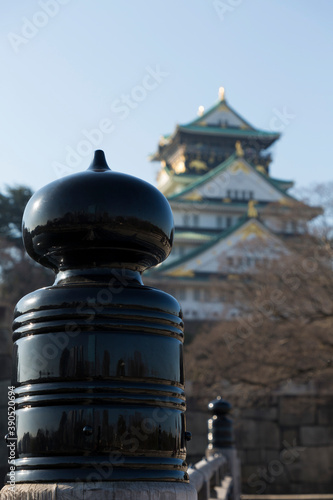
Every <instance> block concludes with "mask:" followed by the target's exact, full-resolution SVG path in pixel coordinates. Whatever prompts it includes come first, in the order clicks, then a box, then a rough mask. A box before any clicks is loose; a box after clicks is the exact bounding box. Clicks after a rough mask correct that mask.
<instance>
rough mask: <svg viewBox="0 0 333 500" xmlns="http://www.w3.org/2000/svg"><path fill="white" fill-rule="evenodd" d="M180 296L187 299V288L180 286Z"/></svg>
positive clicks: (181, 298)
mask: <svg viewBox="0 0 333 500" xmlns="http://www.w3.org/2000/svg"><path fill="white" fill-rule="evenodd" d="M178 298H179V300H185V299H186V289H185V288H180V289H179V292H178Z"/></svg>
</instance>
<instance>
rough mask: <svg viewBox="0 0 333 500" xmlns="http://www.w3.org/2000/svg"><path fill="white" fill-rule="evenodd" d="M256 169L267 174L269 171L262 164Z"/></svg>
mask: <svg viewBox="0 0 333 500" xmlns="http://www.w3.org/2000/svg"><path fill="white" fill-rule="evenodd" d="M256 170H258V172H260V173H261V174H264V175H267V171H266V169H265V167H263V166H262V165H257V166H256Z"/></svg>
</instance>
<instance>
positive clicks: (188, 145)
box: [146, 88, 321, 320]
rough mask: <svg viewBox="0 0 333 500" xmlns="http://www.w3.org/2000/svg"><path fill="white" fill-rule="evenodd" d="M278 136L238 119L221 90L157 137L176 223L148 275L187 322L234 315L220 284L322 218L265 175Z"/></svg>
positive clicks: (287, 184)
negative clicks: (162, 257)
mask: <svg viewBox="0 0 333 500" xmlns="http://www.w3.org/2000/svg"><path fill="white" fill-rule="evenodd" d="M279 137H280V134H279V133H276V132H273V131H266V130H260V129H257V128H255V127H254V126H253V125H251V124H250V123H249V122H248V121H247V120H245V119H244V118H243V117H242V116H241V115H240V114H238V112H236V111H235V110H234V109H233V108H232V107H231V106H230V104H229V103H228V101H227V100H226V98H225V94H224V89H223V88H220V91H219V100H218V102H217V103H216V104H215V105H214V106H212V107H211V108H210V109H208V110H207V111H205V110H204V109H203V107H202V106H200V107H199V112H198V116H197V117H196V118H195V119H194V120H193V121H191V122H189V123H187V124H185V125H177V127H176V129H175V130H174V132H173V133H172V134H170V135H164V136H162V137H161V139H160V142H159V145H158V150H157V152H156V153H155V154H153V155H152V156H151V160H152V161H159V162H160V165H161V168H160V171H159V174H158V188H159V189H160V190H161V191H162V193H163V194H164V195H165V196H166V198H167V199H168V201H169V203H170V205H171V208H172V211H173V215H174V221H175V237H174V246H173V250H172V252H171V254H170V256H169V257H168V259H167V260H166V261H165V263H163V264H161V265H160V266H158V267H157V268H155V269H154V270H152V271H150V272H149V274H148V275H147V279H146V282H149V284H152V285H154V284H157V283H158V286H161V287H162V286H163V287H164V288H165V289H166V290H167V291H170V292H171V293H172V294H174V295H175V296H176V297H177V299H178V300H179V301H180V303H181V305H182V309H183V314H184V318H185V319H191V320H204V319H210V320H214V319H216V320H217V319H221V318H222V317H228V316H232V315H233V311H232V305H231V304H226V302H225V300H224V298H223V294H222V296H221V291H220V290H221V289H220V288H219V286H217V285H218V283H221V281H225V280H233V279H242V275H243V276H244V275H245V274H247V275H248V273H253V272H256V269H257V268H258V265H260V264H265V263H267V262H268V261H269V260H270V259H277V258H279V257H280V256H281V255H282V254H285V253H288V239H290V237H295V236H299V235H302V234H303V233H304V232H305V231H306V227H307V223H308V221H309V220H311V219H313V218H314V217H316V216H317V215H318V214H320V213H321V209H320V208H318V207H310V206H307V205H305V204H304V203H302V202H300V201H298V200H297V199H295V198H294V197H293V196H292V195H291V194H289V193H288V191H289V190H290V188H292V186H293V182H292V181H290V180H284V179H277V178H275V177H272V176H271V175H270V164H271V155H270V152H269V148H270V146H272V144H274V143H275V141H277V140H278V139H279Z"/></svg>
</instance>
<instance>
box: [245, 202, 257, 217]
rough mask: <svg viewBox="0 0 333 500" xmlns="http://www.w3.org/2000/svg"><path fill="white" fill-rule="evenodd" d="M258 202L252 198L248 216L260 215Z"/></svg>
mask: <svg viewBox="0 0 333 500" xmlns="http://www.w3.org/2000/svg"><path fill="white" fill-rule="evenodd" d="M256 203H257V202H256V201H255V200H250V201H249V203H248V208H247V216H248V217H252V218H253V217H258V210H257V209H256V208H255V206H254V205H255V204H256Z"/></svg>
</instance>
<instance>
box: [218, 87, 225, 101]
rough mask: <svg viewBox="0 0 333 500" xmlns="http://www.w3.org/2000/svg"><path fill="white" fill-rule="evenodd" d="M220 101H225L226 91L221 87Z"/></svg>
mask: <svg viewBox="0 0 333 500" xmlns="http://www.w3.org/2000/svg"><path fill="white" fill-rule="evenodd" d="M219 99H220V101H224V100H225V90H224V87H220V88H219Z"/></svg>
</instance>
